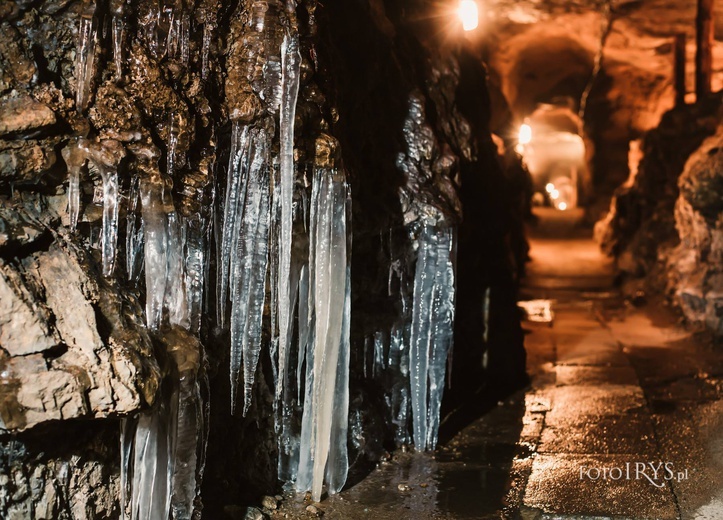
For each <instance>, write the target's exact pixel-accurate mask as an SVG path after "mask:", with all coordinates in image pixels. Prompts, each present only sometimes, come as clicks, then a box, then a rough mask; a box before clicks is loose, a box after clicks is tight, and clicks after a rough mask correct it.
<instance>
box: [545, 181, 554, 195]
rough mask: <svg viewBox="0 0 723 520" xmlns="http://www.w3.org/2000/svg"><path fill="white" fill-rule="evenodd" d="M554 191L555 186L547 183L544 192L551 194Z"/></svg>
mask: <svg viewBox="0 0 723 520" xmlns="http://www.w3.org/2000/svg"><path fill="white" fill-rule="evenodd" d="M554 189H555V185H554V184H552V183H551V182H548V183H547V184H546V185H545V191H546V192H547V193H552V192H553V190H554Z"/></svg>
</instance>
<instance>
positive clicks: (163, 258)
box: [134, 146, 190, 330]
mask: <svg viewBox="0 0 723 520" xmlns="http://www.w3.org/2000/svg"><path fill="white" fill-rule="evenodd" d="M134 153H135V156H136V159H137V160H138V161H139V162H141V163H142V166H141V170H142V176H141V178H140V181H139V182H140V185H139V191H140V199H141V215H142V218H143V241H144V258H145V274H146V276H145V278H146V322H147V324H148V326H149V327H150V328H151V329H152V330H158V329H159V328H160V327H161V325H162V323H163V320H164V316H166V315H167V317H168V321H169V323H170V324H172V325H180V326H182V327H184V328H186V329H188V328H189V325H190V324H189V317H188V307H187V302H186V288H185V285H186V284H185V275H184V254H183V241H182V230H181V222H180V216H179V215H178V213H177V211H176V209H175V207H174V205H173V198H172V197H171V195H170V193H169V187H170V181H169V180H168V178H167V177H164V176H162V175H161V174H160V172H159V170H158V156H159V153H158V151H157V150H156V149H152V148H149V147H141V146H138V147H136V148H135V152H134Z"/></svg>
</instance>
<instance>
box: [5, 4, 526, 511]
mask: <svg viewBox="0 0 723 520" xmlns="http://www.w3.org/2000/svg"><path fill="white" fill-rule="evenodd" d="M179 5H180V4H179ZM98 6H99V7H98V8H97V11H96V12H95V13H94V14H91V16H90V17H89V16H88V11H87V9H88V4H86V3H81V2H75V1H54V0H48V1H45V2H41V3H39V4H29V3H27V2H22V1H11V2H6V3H5V4H3V6H2V7H0V13H1V14H2V17H0V18H2V20H3V22H2V30H1V31H0V347H2V348H0V364H2V370H0V378H1V379H0V419H1V420H2V424H0V426H2V428H3V432H2V433H0V441H1V444H0V516H3V517H8V518H36V519H42V518H58V519H65V518H78V519H80V518H114V517H118V515H119V513H120V505H119V503H120V500H119V497H120V494H121V492H120V488H121V484H120V482H119V473H120V453H119V452H118V446H119V433H118V432H119V429H120V423H121V419H122V418H127V417H135V416H136V415H137V414H138V413H141V414H144V413H149V411H153V410H156V409H158V407H159V406H161V405H160V404H158V401H159V400H160V396H161V395H162V394H163V392H161V391H159V388H161V387H163V384H164V383H162V381H163V380H165V381H167V380H168V378H169V377H171V376H172V374H176V375H177V373H178V372H180V371H181V368H180V366H178V364H177V362H176V361H174V360H177V357H176V356H174V352H177V351H178V349H179V348H181V346H187V347H188V346H190V347H189V348H193V349H195V350H196V351H197V352H196V353H197V354H198V353H201V354H202V355H205V358H206V360H205V362H204V363H201V364H202V366H203V367H205V368H202V370H201V371H202V372H204V373H207V374H208V376H209V379H210V384H209V387H208V390H204V391H203V392H202V393H203V394H204V395H203V397H204V399H205V402H206V403H207V404H208V402H209V401H210V416H209V423H208V425H209V426H208V428H209V430H208V450H207V465H206V468H205V479H204V486H203V490H202V491H203V493H202V496H203V501H204V506H205V509H204V516H206V515H208V517H209V518H223V515H224V514H225V512H228V511H233V510H234V506H244V505H248V504H252V503H255V502H256V501H258V499H259V496H260V495H261V494H264V493H272V492H273V491H275V490H276V489H277V486H278V483H277V479H276V466H277V455H278V454H277V445H276V438H275V433H274V414H273V388H274V384H273V377H274V376H273V374H274V363H273V361H272V356H271V355H269V345H270V341H271V340H270V335H271V330H270V326H269V321H266V320H268V319H270V311H268V309H267V310H266V312H265V314H264V320H265V321H264V333H263V336H262V356H261V361H260V366H259V369H258V372H257V375H256V385H255V387H254V389H253V400H252V405H251V408H250V410H249V412H248V414H247V416H246V417H241V416H240V414H239V415H237V416H231V415H230V413H229V410H230V397H229V396H230V388H229V378H228V369H229V368H228V367H229V354H228V349H229V334H228V332H227V331H226V330H225V329H224V328H223V327H221V326H219V323H218V319H217V316H216V315H217V309H216V306H215V304H214V303H213V302H214V300H215V299H216V296H217V295H216V294H215V292H216V286H215V282H213V280H215V274H216V270H217V269H218V268H219V267H218V266H219V264H220V262H221V260H220V258H219V255H218V253H217V249H216V248H217V246H218V242H219V239H218V238H217V237H218V233H219V231H218V224H216V229H214V226H213V225H212V222H214V220H213V219H214V218H215V219H216V222H217V221H218V218H219V217H218V215H219V213H220V212H221V203H220V202H219V199H220V198H221V195H220V194H222V193H223V192H224V189H225V185H226V175H227V169H226V165H227V164H229V154H230V150H231V148H232V142H231V134H232V130H231V129H232V126H233V124H234V122H238V121H254V122H258V121H263V120H266V119H268V120H270V121H271V120H272V117H271V116H272V114H271V113H270V112H269V110H268V107H267V106H266V105H265V103H266V101H265V100H266V99H267V98H266V97H265V96H266V95H267V93H264V92H263V85H261V86H259V82H258V75H259V74H261V72H260V71H262V70H264V68H265V67H267V66H269V63H270V61H273V60H274V59H275V57H274V56H273V55H270V54H268V53H266V54H264V52H265V51H259V49H263V46H264V45H271V44H270V43H269V41H267V40H263V41H262V40H257V39H255V38H258V33H254V31H253V30H252V29H250V28H251V27H253V25H252V21H253V20H255V18H253V16H257V15H258V13H259V12H262V11H263V12H265V11H264V9H265V7H264V6H266V7H268V6H267V4H266V3H265V2H252V1H250V0H249V1H242V2H240V3H227V2H213V1H208V2H206V1H202V2H198V3H197V4H196V5H194V6H185V5H183V6H181V9H182V10H181V11H179V12H178V13H177V14H184V16H181V17H179V18H178V19H179V20H180V25H178V26H174V25H172V24H171V25H168V24H167V25H164V24H165V23H166V22H167V21H166V22H164V21H163V20H161V22H158V20H157V19H156V18H154V16H156V15H157V14H158V9H159V6H158V5H157V3H155V2H151V1H148V0H139V1H137V2H136V1H134V2H131V3H130V4H127V5H125V6H118V5H116V3H115V2H110V3H109V4H107V5H106V4H105V3H103V4H98ZM432 8H433V6H432V4H431V3H429V2H424V1H413V0H408V1H405V2H383V1H382V0H369V1H365V0H350V1H349V2H344V3H341V2H332V3H328V5H326V4H324V5H321V4H317V2H315V1H314V0H304V1H303V2H299V5H298V7H297V9H296V14H297V16H298V20H299V33H300V39H301V50H302V63H301V71H302V82H301V83H302V86H301V92H300V95H299V103H298V106H297V118H296V147H295V152H296V159H297V161H298V162H299V163H300V164H309V165H311V164H314V163H315V161H316V162H318V160H321V159H319V157H321V156H323V157H322V159H324V160H329V161H332V162H333V165H334V166H338V167H342V166H343V168H344V169H345V170H346V172H347V175H348V178H349V182H350V185H351V193H352V208H353V222H352V229H353V255H352V262H353V264H352V270H351V272H352V323H351V331H352V332H351V337H352V339H351V341H352V353H351V366H350V372H351V374H350V379H351V383H350V384H351V399H350V400H351V404H350V414H349V416H350V435H349V447H350V456H351V462H352V463H353V464H352V466H353V467H352V473H354V471H357V472H358V474H359V475H363V473H364V471H365V468H367V467H368V466H367V465H368V463H369V462H370V461H375V460H377V459H378V457H379V456H380V455H381V454H382V453H383V451H384V450H386V449H393V448H394V447H395V446H396V445H398V444H399V437H397V436H396V435H395V431H394V430H395V427H394V425H393V424H392V423H391V421H390V418H389V409H388V403H387V402H386V394H385V387H384V385H379V381H378V380H376V379H375V378H374V377H369V376H367V375H366V372H367V367H368V360H369V358H368V356H367V350H366V345H367V344H368V338H369V336H370V334H371V335H373V334H374V333H376V332H377V331H380V330H387V329H388V328H389V327H390V326H391V325H392V324H393V323H394V322H395V321H397V320H399V319H400V318H401V317H402V316H403V315H404V313H405V312H407V311H406V310H405V309H404V308H403V302H404V301H405V298H408V297H410V296H411V295H412V293H413V284H412V283H411V282H412V281H413V280H412V279H413V276H411V277H410V275H409V274H406V275H404V274H402V271H403V270H404V266H405V265H407V264H406V263H407V262H409V261H410V258H411V256H410V255H412V254H413V251H414V247H415V246H414V240H415V239H414V237H413V234H412V235H410V230H411V229H415V228H414V226H415V222H417V221H419V220H420V219H422V218H423V217H426V216H428V215H427V213H426V212H430V211H431V212H432V213H434V216H435V217H434V218H436V219H438V222H439V223H441V225H444V226H446V227H448V228H450V229H454V228H456V230H457V231H456V236H457V259H458V261H457V265H456V273H457V277H458V278H457V280H458V283H457V287H458V294H457V305H456V307H457V320H456V330H455V348H454V354H453V358H454V363H453V364H452V366H451V374H452V390H451V391H449V392H448V396H447V398H446V399H445V402H444V406H445V409H446V410H454V409H456V408H458V407H459V406H460V405H461V404H464V403H465V402H466V399H468V398H469V396H470V395H472V394H473V393H474V392H475V391H477V390H479V389H480V387H484V386H485V385H486V387H487V390H486V392H487V395H488V396H489V398H490V399H495V398H496V397H497V396H499V395H502V394H504V392H505V391H508V390H510V389H511V388H513V387H515V386H516V385H519V384H521V383H523V382H524V350H523V348H522V333H521V329H520V326H519V318H518V315H517V311H516V304H515V299H516V298H515V291H516V287H515V283H514V277H513V273H512V269H513V267H512V266H513V263H514V262H513V260H512V253H511V251H510V248H509V245H508V244H509V240H510V236H511V234H515V236H518V237H519V235H520V230H519V229H515V228H514V224H513V223H512V222H513V219H512V216H511V215H510V213H511V210H510V209H509V208H510V207H511V201H512V200H515V199H516V198H517V195H518V194H516V193H515V191H514V188H512V187H511V185H510V184H509V183H508V182H507V180H506V179H505V178H504V177H503V175H502V173H501V171H500V168H499V165H498V163H497V161H496V152H495V147H494V145H493V144H492V141H491V139H490V134H489V114H490V109H489V97H488V96H489V95H488V93H487V88H486V79H485V70H484V69H483V67H482V66H481V64H480V63H479V61H478V60H477V59H476V58H475V57H474V55H473V54H472V53H470V52H468V50H467V49H466V43H465V42H464V40H463V39H462V37H461V34H459V35H457V36H456V37H455V39H454V40H453V41H447V40H444V39H441V38H438V37H437V36H436V35H437V34H438V31H436V28H435V25H434V19H433V18H431V17H429V16H428V14H429V12H430V9H432ZM183 9H185V11H184V10H183ZM259 9H261V11H259ZM92 20H95V21H96V22H97V23H98V24H99V27H100V28H98V27H96V29H98V32H97V41H95V40H91V47H90V50H91V51H92V52H88V45H87V44H88V41H86V42H85V43H86V46H85V47H84V46H83V45H82V43H83V41H84V40H83V34H85V33H83V30H84V29H88V30H90V28H91V25H90V24H91V22H92ZM154 20H155V21H154ZM118 21H121V22H122V24H120V25H118V24H117V23H116V22H118ZM84 24H85V25H84ZM154 24H155V25H154ZM103 27H106V29H103ZM118 27H120V28H121V29H122V30H116V28H118ZM173 27H177V29H173ZM184 27H185V29H184ZM175 30H177V31H180V32H179V33H178V34H176V33H174V32H173V31H175ZM183 31H188V32H187V33H185V34H187V36H186V37H185V38H187V39H185V40H184V38H183V37H181V36H180V35H181V34H183ZM174 34H175V36H173V35H174ZM272 36H273V35H271V36H269V38H271V37H272ZM277 36H278V35H276V36H273V37H274V38H275V37H277ZM184 42H185V43H184ZM114 43H117V44H118V45H114ZM277 43H278V42H277ZM254 49H256V50H254ZM256 51H258V52H256ZM84 52H85V54H84ZM83 56H84V57H85V58H84V59H85V62H83V63H86V64H87V63H88V60H90V61H89V63H91V65H92V67H91V68H90V69H89V70H90V73H89V74H86V75H85V76H83V74H84V73H83V72H79V70H80V69H79V68H78V67H79V65H78V64H79V63H80V62H82V60H81V59H80V58H82V57H83ZM79 90H80V91H81V92H82V95H80V96H79V95H78V92H79ZM271 131H272V132H273V130H271ZM321 135H324V136H328V139H327V140H326V141H323V142H327V143H328V142H331V143H333V142H337V144H336V145H334V146H331V148H330V149H327V150H326V151H325V150H324V149H321V150H320V149H319V147H318V146H317V145H318V144H319V143H320V142H321V141H319V137H320V136H321ZM82 139H85V140H86V141H81V140H82ZM79 143H80V144H79ZM111 144H112V146H111ZM83 147H85V148H83ZM78 149H83V150H86V152H84V153H92V154H95V155H94V156H93V157H96V158H97V161H96V162H98V163H99V164H100V163H102V164H101V166H102V165H104V164H106V163H104V162H103V161H106V162H108V161H110V162H112V166H113V168H116V169H117V175H118V178H119V191H120V198H119V201H120V202H119V206H120V213H119V219H120V222H121V223H122V225H121V226H120V230H119V240H118V244H119V245H118V251H117V257H118V259H119V260H118V261H117V265H116V266H115V271H114V272H113V274H112V275H111V276H105V277H104V276H103V270H104V264H105V268H107V263H105V262H104V259H103V256H104V254H103V249H104V248H103V247H102V246H103V243H102V240H101V239H100V236H101V234H102V233H103V232H104V229H103V224H102V222H103V219H104V210H105V209H106V205H104V198H105V197H107V193H104V187H106V188H107V186H105V183H104V172H103V171H102V169H101V168H99V167H98V166H97V165H96V166H93V167H91V168H88V169H87V170H86V169H80V170H76V165H75V162H74V161H75V158H74V155H73V152H72V151H73V150H78ZM111 149H113V150H118V149H120V150H122V154H120V155H115V156H113V155H112V154H111V157H110V158H108V155H103V154H104V153H106V152H109V150H111ZM68 150H71V151H70V152H69V151H68ZM87 150H91V151H90V152H88V151H87ZM274 153H278V152H277V150H274ZM320 154H321V155H320ZM324 154H325V155H324ZM101 159H102V160H101ZM74 172H76V173H74ZM76 174H77V175H78V176H79V184H78V186H79V188H78V189H79V199H78V200H79V202H80V211H79V213H78V214H77V219H78V223H77V227H76V229H75V231H71V228H72V227H73V225H74V224H75V222H74V213H73V211H72V208H73V200H72V197H73V194H72V192H73V182H72V179H73V175H76ZM69 177H70V181H71V182H68V180H69ZM144 179H146V180H147V179H151V180H152V181H153V182H154V183H156V184H155V185H156V186H158V190H159V192H160V193H162V194H163V201H164V204H165V206H164V209H163V211H164V212H166V213H167V214H170V213H176V214H178V216H179V217H178V218H179V219H180V220H181V221H182V222H183V223H184V226H186V227H185V228H184V229H185V230H186V231H185V232H187V233H195V235H194V234H191V235H188V236H197V237H198V239H199V240H200V242H201V243H202V244H204V246H203V247H204V248H205V249H204V250H205V251H207V252H208V254H207V256H206V260H207V265H206V269H207V271H206V274H205V276H206V278H205V282H204V281H202V282H201V283H202V285H203V286H204V287H205V296H204V298H203V303H202V307H201V308H202V311H201V312H200V313H199V314H196V315H193V314H192V316H191V319H190V322H189V324H188V325H186V326H187V327H189V328H190V329H192V331H193V332H194V335H197V336H198V337H199V338H200V340H201V343H202V346H201V344H200V343H198V339H194V338H193V337H192V334H191V333H188V332H182V331H180V330H179V326H178V325H173V326H171V325H169V324H168V323H167V322H166V321H164V324H163V325H162V326H161V327H160V329H159V330H153V329H154V327H153V326H146V323H147V322H148V320H149V316H148V315H147V311H145V310H144V307H143V304H144V303H145V304H146V309H148V308H149V307H148V303H149V302H148V300H149V299H151V296H150V287H147V286H146V285H145V284H144V283H143V279H142V277H141V276H140V269H139V267H140V264H142V262H143V259H142V255H138V254H137V251H136V248H137V244H136V243H135V242H134V237H136V236H137V232H138V226H139V225H141V223H142V222H143V219H142V218H141V216H140V214H141V212H140V209H139V206H140V202H139V201H138V183H139V182H144ZM69 199H71V200H70V201H69ZM69 202H70V203H69ZM69 207H70V209H71V211H70V212H69V211H68V208H69ZM214 215H215V217H214ZM518 220H519V219H518ZM518 225H519V224H518ZM184 236H186V235H184ZM134 251H136V253H135V254H134ZM189 251H190V249H189ZM126 258H127V259H128V261H125V262H124V261H121V260H120V259H126ZM146 258H148V257H146ZM407 267H408V266H407ZM146 269H148V266H147V265H146ZM187 280H190V279H187ZM152 281H153V280H152V279H151V280H148V281H147V282H146V283H147V284H148V283H150V282H152ZM185 283H191V282H190V281H187V282H185ZM486 295H487V297H486ZM192 303H193V302H191V304H192ZM171 311H172V309H165V310H163V313H164V316H163V320H167V319H168V314H169V313H171ZM485 313H487V314H488V315H489V317H490V318H489V321H487V322H485V320H484V319H482V316H483V315H484V314H485ZM20 331H22V334H21V333H20ZM485 353H486V355H485ZM202 358H203V356H202ZM483 358H485V359H487V361H486V362H484V363H483ZM174 363H175V364H174ZM169 374H170V375H169ZM200 379H203V378H200ZM387 390H388V389H387ZM209 396H210V397H209ZM196 507H197V511H198V513H197V514H200V510H201V507H200V503H197V504H196ZM236 509H238V508H236Z"/></svg>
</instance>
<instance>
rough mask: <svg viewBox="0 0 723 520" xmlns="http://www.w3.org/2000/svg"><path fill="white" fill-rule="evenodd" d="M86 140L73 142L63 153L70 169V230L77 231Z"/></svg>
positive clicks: (81, 139)
mask: <svg viewBox="0 0 723 520" xmlns="http://www.w3.org/2000/svg"><path fill="white" fill-rule="evenodd" d="M84 142H85V139H83V138H80V139H76V140H72V141H71V142H70V143H68V145H67V146H66V147H65V148H63V151H62V152H61V153H62V155H63V160H64V161H65V165H66V166H67V168H68V214H69V216H70V228H71V229H76V227H77V226H78V218H79V216H80V174H81V170H82V168H83V166H85V163H86V161H87V157H86V154H85V152H84V151H83V150H82V149H81V147H82V146H83V145H84Z"/></svg>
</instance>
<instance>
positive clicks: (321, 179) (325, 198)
mask: <svg viewBox="0 0 723 520" xmlns="http://www.w3.org/2000/svg"><path fill="white" fill-rule="evenodd" d="M312 199H313V202H312V225H311V235H310V241H311V245H310V258H309V263H310V267H311V273H310V274H311V278H312V279H313V281H312V283H311V287H313V288H314V292H315V295H314V313H315V334H314V346H313V352H311V351H310V352H308V353H307V359H306V363H307V371H306V373H307V378H306V379H307V382H306V392H307V395H306V399H305V403H304V414H303V421H302V422H303V424H302V434H301V448H300V460H299V470H298V475H297V483H296V485H297V489H298V490H305V489H311V494H312V498H313V500H316V501H318V500H320V499H321V492H322V486H323V483H324V477H325V475H326V476H327V482H328V484H329V492H330V493H334V492H336V491H338V490H339V489H341V486H343V483H344V482H345V481H346V464H347V461H346V460H345V457H346V444H345V443H346V436H345V435H344V436H343V437H344V438H343V439H342V438H341V435H340V432H341V430H339V428H346V425H345V423H346V418H347V414H348V407H347V406H346V404H347V403H348V391H349V389H348V384H344V383H345V382H347V383H348V361H349V352H348V349H349V340H348V326H347V321H346V318H345V315H346V311H347V310H348V309H349V307H348V299H349V292H348V286H347V283H348V280H347V277H348V256H347V252H348V251H347V229H346V220H347V186H346V182H345V180H344V175H343V173H340V172H338V171H337V170H336V169H333V168H332V169H329V168H317V169H316V171H315V177H314V193H313V195H312ZM341 423H344V424H343V425H342V424H341ZM344 431H345V430H344ZM342 442H343V443H344V444H343V449H342ZM332 443H334V444H333V445H332Z"/></svg>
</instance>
